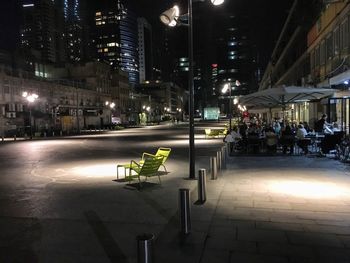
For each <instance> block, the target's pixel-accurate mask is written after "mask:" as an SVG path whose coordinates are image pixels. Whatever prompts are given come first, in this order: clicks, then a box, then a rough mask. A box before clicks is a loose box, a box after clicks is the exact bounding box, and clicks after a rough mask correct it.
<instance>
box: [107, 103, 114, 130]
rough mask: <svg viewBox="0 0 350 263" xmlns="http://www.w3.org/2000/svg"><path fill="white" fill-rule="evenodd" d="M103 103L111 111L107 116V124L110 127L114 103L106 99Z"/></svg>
mask: <svg viewBox="0 0 350 263" xmlns="http://www.w3.org/2000/svg"><path fill="white" fill-rule="evenodd" d="M105 105H106V107H108V106H109V108H110V111H111V114H110V116H109V123H108V124H109V125H110V127H111V126H112V124H113V123H112V115H113V110H114V108H115V103H114V102H113V101H112V102H109V101H106V102H105Z"/></svg>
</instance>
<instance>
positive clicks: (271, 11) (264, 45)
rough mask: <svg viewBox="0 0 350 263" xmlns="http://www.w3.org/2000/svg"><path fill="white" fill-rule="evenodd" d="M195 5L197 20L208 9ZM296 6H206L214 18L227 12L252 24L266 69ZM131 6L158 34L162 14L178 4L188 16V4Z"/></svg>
mask: <svg viewBox="0 0 350 263" xmlns="http://www.w3.org/2000/svg"><path fill="white" fill-rule="evenodd" d="M195 1H196V0H194V1H193V2H194V3H193V12H194V16H196V11H197V10H199V9H200V8H199V6H198V5H204V3H196V2H195ZM206 1H208V2H209V0H206ZM293 2H294V0H226V1H225V3H224V4H223V5H222V6H219V7H215V6H211V5H210V4H207V3H206V4H207V5H206V6H207V7H208V8H210V9H211V11H210V14H212V15H213V16H214V15H220V14H221V15H222V13H223V12H224V13H226V12H227V13H235V14H238V15H244V16H247V17H248V18H249V19H248V20H249V21H250V25H249V27H251V30H253V31H254V32H256V34H255V36H254V42H255V45H256V47H257V49H258V51H259V53H260V54H261V60H262V61H261V62H262V64H263V65H266V63H267V62H268V59H269V57H270V54H271V53H272V50H273V48H274V45H275V43H276V41H277V38H278V36H279V33H280V31H281V29H282V27H283V24H284V22H285V20H286V18H287V16H288V10H289V8H290V7H291V5H292V3H293ZM127 3H128V5H130V6H131V7H132V9H133V10H134V11H136V13H137V14H138V15H139V16H144V17H145V18H147V20H148V21H149V22H150V23H151V24H152V25H153V27H154V29H156V30H153V32H154V34H156V33H157V30H159V28H161V27H162V26H163V25H161V23H160V21H159V15H160V14H161V13H162V11H164V10H166V9H167V8H170V7H172V6H173V5H174V4H178V5H180V6H182V7H183V8H184V12H186V11H187V1H183V0H177V1H173V0H127ZM195 28H196V27H195Z"/></svg>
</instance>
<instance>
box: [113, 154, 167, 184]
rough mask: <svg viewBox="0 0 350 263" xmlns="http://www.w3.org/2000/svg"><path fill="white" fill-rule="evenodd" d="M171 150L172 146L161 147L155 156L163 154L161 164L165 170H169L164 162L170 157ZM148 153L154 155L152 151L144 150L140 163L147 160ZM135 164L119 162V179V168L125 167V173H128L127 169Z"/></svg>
mask: <svg viewBox="0 0 350 263" xmlns="http://www.w3.org/2000/svg"><path fill="white" fill-rule="evenodd" d="M170 152H171V148H165V147H159V148H158V150H157V152H156V154H155V156H161V157H163V159H162V163H161V164H160V166H163V167H164V171H165V172H168V171H167V169H166V167H165V165H164V163H165V162H166V160H167V159H168V157H169V155H170ZM148 155H152V154H150V153H146V152H144V153H143V154H142V157H141V160H140V161H139V164H140V165H142V164H143V163H144V162H145V159H146V157H147V156H148ZM133 165H134V166H135V164H132V163H127V164H118V165H117V180H118V179H119V168H124V174H125V175H126V170H128V169H130V168H132V167H133Z"/></svg>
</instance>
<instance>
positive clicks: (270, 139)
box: [234, 133, 343, 155]
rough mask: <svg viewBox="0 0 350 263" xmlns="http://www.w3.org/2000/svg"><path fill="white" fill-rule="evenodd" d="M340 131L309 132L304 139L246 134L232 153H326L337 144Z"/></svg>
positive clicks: (339, 139) (292, 136)
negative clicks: (331, 133) (325, 132)
mask: <svg viewBox="0 0 350 263" xmlns="http://www.w3.org/2000/svg"><path fill="white" fill-rule="evenodd" d="M342 136H343V135H342V133H336V134H333V135H330V134H329V135H328V134H323V133H310V134H308V135H307V136H306V137H305V138H304V139H302V140H298V139H297V138H296V137H295V136H294V135H288V136H281V137H278V136H276V135H274V136H271V135H267V136H266V135H265V136H259V135H248V136H247V137H246V138H245V139H242V140H240V141H239V142H236V144H237V145H239V146H240V147H234V154H237V155H240V154H243V155H244V154H275V153H281V154H286V153H287V152H288V153H289V154H291V155H292V154H293V155H300V154H303V153H306V152H308V153H311V154H319V153H324V154H326V153H328V152H329V151H330V150H332V149H335V145H336V144H339V143H340V141H341V138H342Z"/></svg>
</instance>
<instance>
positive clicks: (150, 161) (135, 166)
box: [129, 153, 164, 188]
mask: <svg viewBox="0 0 350 263" xmlns="http://www.w3.org/2000/svg"><path fill="white" fill-rule="evenodd" d="M143 157H144V158H143V160H142V161H143V162H142V163H140V162H139V163H137V162H136V161H134V160H131V162H130V168H129V179H132V177H135V176H137V178H138V180H139V185H140V188H141V176H144V177H145V181H147V178H148V177H152V176H158V179H159V184H161V180H160V175H159V172H158V169H159V167H160V166H161V165H162V162H163V159H164V157H163V156H156V155H152V154H148V153H145V154H144V156H143Z"/></svg>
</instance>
